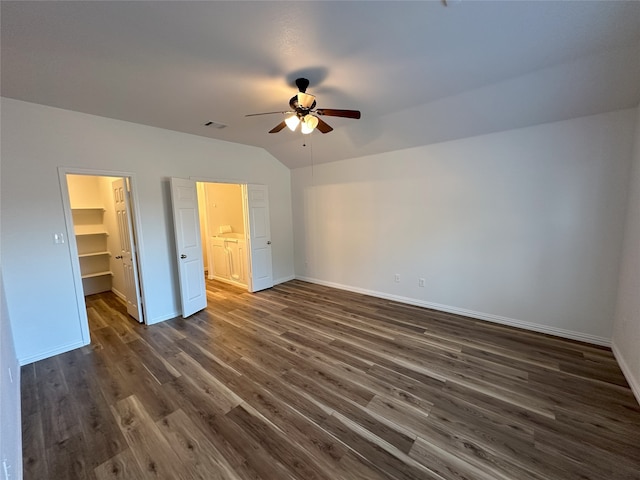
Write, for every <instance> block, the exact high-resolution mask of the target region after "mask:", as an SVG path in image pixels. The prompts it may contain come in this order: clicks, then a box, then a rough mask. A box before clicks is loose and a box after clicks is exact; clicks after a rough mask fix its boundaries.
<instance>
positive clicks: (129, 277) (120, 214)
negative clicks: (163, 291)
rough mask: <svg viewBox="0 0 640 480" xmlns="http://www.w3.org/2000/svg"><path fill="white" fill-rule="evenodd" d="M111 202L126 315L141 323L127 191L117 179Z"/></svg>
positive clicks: (123, 182)
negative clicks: (118, 244) (125, 302)
mask: <svg viewBox="0 0 640 480" xmlns="http://www.w3.org/2000/svg"><path fill="white" fill-rule="evenodd" d="M112 190H113V201H114V206H115V210H116V223H117V225H118V233H119V236H120V254H119V256H120V257H121V261H122V269H123V271H124V290H125V291H124V292H122V293H124V295H125V297H127V313H128V314H129V315H131V316H132V317H133V318H135V319H136V320H138V321H139V322H142V321H143V318H142V315H141V302H140V285H139V283H138V280H137V279H138V271H137V265H138V263H137V261H136V252H135V242H134V239H133V235H132V231H133V229H132V226H131V215H130V214H129V211H130V209H129V208H130V207H129V206H130V203H129V191H128V189H127V188H126V184H125V180H124V179H123V178H121V179H118V180H116V181H114V182H113V183H112Z"/></svg>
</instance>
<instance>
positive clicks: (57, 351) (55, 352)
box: [18, 342, 91, 367]
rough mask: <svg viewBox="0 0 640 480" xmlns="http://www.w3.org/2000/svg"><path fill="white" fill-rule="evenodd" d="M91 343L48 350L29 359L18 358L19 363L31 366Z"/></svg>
mask: <svg viewBox="0 0 640 480" xmlns="http://www.w3.org/2000/svg"><path fill="white" fill-rule="evenodd" d="M89 343H91V342H86V343H85V342H75V343H70V344H68V345H64V346H62V347H56V348H54V349H52V350H47V351H46V352H41V353H38V354H37V355H31V356H29V357H24V358H18V363H19V364H20V366H21V367H22V366H24V365H29V364H30V363H33V362H37V361H39V360H44V359H45V358H49V357H53V356H55V355H60V354H61V353H67V352H70V351H71V350H75V349H76V348H80V347H84V346H85V345H89Z"/></svg>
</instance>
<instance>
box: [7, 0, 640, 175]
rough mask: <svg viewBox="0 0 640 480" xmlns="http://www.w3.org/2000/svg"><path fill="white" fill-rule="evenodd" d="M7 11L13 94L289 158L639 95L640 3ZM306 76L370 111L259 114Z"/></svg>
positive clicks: (608, 106)
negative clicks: (295, 116)
mask: <svg viewBox="0 0 640 480" xmlns="http://www.w3.org/2000/svg"><path fill="white" fill-rule="evenodd" d="M1 8H2V11H1V22H2V24H1V26H2V31H1V35H2V38H1V40H2V44H1V48H2V52H1V53H2V71H1V75H2V78H1V80H2V83H1V87H2V95H3V96H6V97H10V98H16V99H20V100H25V101H29V102H35V103H40V104H44V105H50V106H54V107H60V108H65V109H70V110H76V111H79V112H85V113H90V114H95V115H101V116H105V117H110V118H116V119H121V120H126V121H130V122H136V123H141V124H146V125H151V126H156V127H161V128H166V129H170V130H177V131H180V132H186V133H191V134H194V135H201V136H205V137H211V138H217V139H221V140H227V141H231V142H239V143H243V144H248V145H255V146H259V147H263V148H265V149H267V150H268V151H269V152H271V153H272V154H273V155H274V156H275V157H276V158H278V159H279V160H280V161H282V162H283V163H284V164H285V165H287V166H289V167H291V168H295V167H299V166H304V165H308V164H309V163H310V162H311V161H313V162H314V163H323V162H330V161H335V160H340V159H344V158H350V157H357V156H362V155H369V154H375V153H379V152H384V151H391V150H397V149H402V148H407V147H412V146H417V145H423V144H429V143H435V142H440V141H446V140H452V139H457V138H464V137H468V136H473V135H479V134H484V133H490V132H495V131H501V130H507V129H511V128H518V127H525V126H529V125H535V124H539V123H544V122H550V121H556V120H563V119H567V118H573V117H577V116H582V115H589V114H594V113H600V112H605V111H611V110H616V109H621V108H630V107H635V106H637V105H638V103H640V2H637V1H630V2H624V1H620V2H609V1H594V2H586V1H585V2H582V1H581V2H578V1H575V2H567V1H557V2H556V1H550V2H541V1H530V2H529V1H511V2H507V1H498V2H492V1H465V0H449V2H448V6H445V5H444V4H443V3H442V2H440V1H423V2H415V1H412V2H402V1H391V2H384V1H374V2H367V1H356V2H348V1H342V2H329V1H307V2H302V1H300V2H282V1H278V2H274V1H258V2H245V1H234V2H213V1H210V2H190V1H175V2H164V1H162V2H155V1H140V2H126V1H122V2H120V1H107V2H101V1H87V2H64V1H55V2H54V1H51V2H30V1H17V2H9V1H2V7H1ZM297 77H307V78H308V79H309V80H310V81H311V85H310V86H309V89H308V93H312V94H314V95H316V96H317V101H318V106H319V107H324V108H345V109H359V110H361V111H362V119H361V120H352V119H345V118H333V117H323V118H324V120H325V121H327V122H328V123H329V124H331V125H332V126H333V127H334V129H335V130H334V131H333V132H331V133H329V134H326V135H323V134H321V133H320V132H317V131H316V132H314V133H313V134H312V135H309V136H303V135H302V134H301V133H299V132H290V131H289V130H287V129H285V130H283V131H281V132H279V133H277V134H268V133H267V132H268V131H269V130H270V129H271V128H272V127H273V126H275V125H276V124H277V123H279V122H280V121H281V120H282V119H283V116H282V115H281V114H275V115H266V116H259V117H245V115H246V114H249V113H255V112H270V111H281V110H282V111H284V110H287V109H288V100H289V98H290V97H291V96H292V95H294V94H295V93H296V91H297V90H296V87H295V85H294V80H295V79H296V78H297ZM210 120H212V121H215V122H219V123H222V124H225V125H227V127H226V128H224V129H215V128H211V127H205V126H204V125H203V124H204V123H205V122H207V121H210ZM303 144H306V145H307V146H306V147H304V146H303Z"/></svg>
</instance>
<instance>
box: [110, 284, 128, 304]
mask: <svg viewBox="0 0 640 480" xmlns="http://www.w3.org/2000/svg"><path fill="white" fill-rule="evenodd" d="M111 291H112V292H113V293H115V294H116V297H120V298H121V299H122V300H124V301H125V302H126V301H127V297H126V295H125V294H124V293H122V292H120V291H118V290H116V289H115V288H113V287H112V288H111Z"/></svg>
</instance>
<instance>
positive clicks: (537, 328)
mask: <svg viewBox="0 0 640 480" xmlns="http://www.w3.org/2000/svg"><path fill="white" fill-rule="evenodd" d="M296 278H297V279H298V280H303V281H305V282H310V283H317V284H318V285H324V286H327V287H333V288H338V289H340V290H347V291H349V292H355V293H362V294H364V295H371V296H372V297H378V298H384V299H386V300H393V301H396V302H400V303H406V304H408V305H415V306H417V307H424V308H430V309H432V310H439V311H441V312H447V313H455V314H456V315H463V316H465V317H471V318H476V319H478V320H486V321H488V322H493V323H499V324H501V325H508V326H511V327H517V328H522V329H524V330H531V331H533V332H540V333H546V334H549V335H554V336H556V337H563V338H569V339H571V340H578V341H580V342H587V343H592V344H595V345H602V346H605V347H610V346H611V339H609V338H605V337H598V336H596V335H589V334H587V333H582V332H575V331H573V330H564V329H562V328H556V327H550V326H547V325H539V324H536V323H530V322H525V321H522V320H516V319H513V318H509V317H501V316H499V315H493V314H491V313H484V312H476V311H474V310H467V309H464V308H458V307H451V306H449V305H442V304H439V303H432V302H425V301H423V300H417V299H415V298H409V297H402V296H399V295H392V294H389V293H384V292H378V291H375V290H367V289H364V288H358V287H351V286H349V285H342V284H340V283H334V282H326V281H324V280H319V279H317V278H311V277H304V276H299V275H297V276H296Z"/></svg>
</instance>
